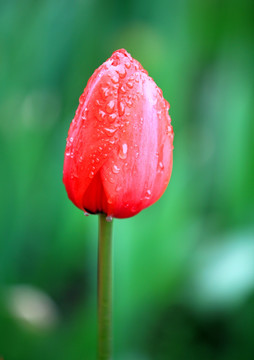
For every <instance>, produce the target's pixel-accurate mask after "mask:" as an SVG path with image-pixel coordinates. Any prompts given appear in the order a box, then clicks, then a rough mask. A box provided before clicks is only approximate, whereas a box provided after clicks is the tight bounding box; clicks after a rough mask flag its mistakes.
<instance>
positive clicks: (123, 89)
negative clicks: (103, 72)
mask: <svg viewBox="0 0 254 360" xmlns="http://www.w3.org/2000/svg"><path fill="white" fill-rule="evenodd" d="M119 91H120V92H121V93H122V94H125V93H126V87H125V86H124V85H122V86H121V87H120V89H119Z"/></svg>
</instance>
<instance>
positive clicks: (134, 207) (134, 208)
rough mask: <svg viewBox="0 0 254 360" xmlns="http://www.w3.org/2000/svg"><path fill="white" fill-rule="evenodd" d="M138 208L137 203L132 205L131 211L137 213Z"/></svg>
mask: <svg viewBox="0 0 254 360" xmlns="http://www.w3.org/2000/svg"><path fill="white" fill-rule="evenodd" d="M137 209H138V207H137V205H133V206H132V207H131V212H133V213H135V212H136V211H137Z"/></svg>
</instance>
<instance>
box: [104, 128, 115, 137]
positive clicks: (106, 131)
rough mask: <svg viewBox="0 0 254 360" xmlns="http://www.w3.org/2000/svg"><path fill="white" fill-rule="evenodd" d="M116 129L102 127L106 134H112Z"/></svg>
mask: <svg viewBox="0 0 254 360" xmlns="http://www.w3.org/2000/svg"><path fill="white" fill-rule="evenodd" d="M116 130H117V129H110V128H104V132H105V133H106V135H107V136H113V135H114V133H115V132H116Z"/></svg>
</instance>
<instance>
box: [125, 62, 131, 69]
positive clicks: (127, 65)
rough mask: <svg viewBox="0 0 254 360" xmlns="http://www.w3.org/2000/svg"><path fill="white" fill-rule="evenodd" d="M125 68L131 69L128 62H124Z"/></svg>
mask: <svg viewBox="0 0 254 360" xmlns="http://www.w3.org/2000/svg"><path fill="white" fill-rule="evenodd" d="M125 66H126V68H127V69H129V68H130V67H131V63H130V62H129V61H126V63H125Z"/></svg>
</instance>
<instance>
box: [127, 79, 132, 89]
mask: <svg viewBox="0 0 254 360" xmlns="http://www.w3.org/2000/svg"><path fill="white" fill-rule="evenodd" d="M127 86H128V88H130V89H132V88H133V82H132V81H128V82H127Z"/></svg>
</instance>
